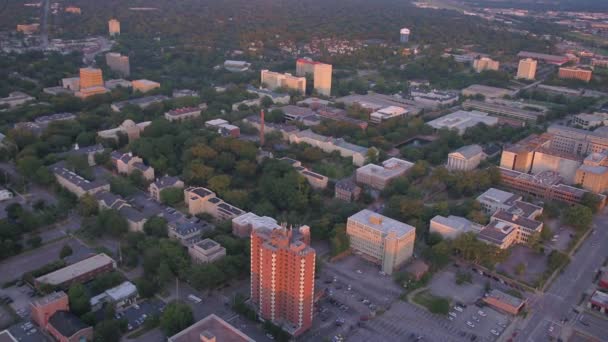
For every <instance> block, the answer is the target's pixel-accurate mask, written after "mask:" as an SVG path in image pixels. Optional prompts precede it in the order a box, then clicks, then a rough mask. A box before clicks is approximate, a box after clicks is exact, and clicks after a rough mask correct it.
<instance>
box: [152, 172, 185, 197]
mask: <svg viewBox="0 0 608 342" xmlns="http://www.w3.org/2000/svg"><path fill="white" fill-rule="evenodd" d="M183 188H184V182H183V181H182V180H181V179H179V178H178V177H171V176H163V177H161V178H157V179H156V181H154V182H152V183H150V186H149V187H148V193H150V196H151V197H152V198H154V199H155V200H157V201H158V202H160V201H161V193H162V192H163V190H166V189H183Z"/></svg>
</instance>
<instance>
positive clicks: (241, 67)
mask: <svg viewBox="0 0 608 342" xmlns="http://www.w3.org/2000/svg"><path fill="white" fill-rule="evenodd" d="M249 67H251V63H247V62H245V61H232V60H226V61H225V62H224V69H226V70H228V71H230V72H244V71H247V70H249Z"/></svg>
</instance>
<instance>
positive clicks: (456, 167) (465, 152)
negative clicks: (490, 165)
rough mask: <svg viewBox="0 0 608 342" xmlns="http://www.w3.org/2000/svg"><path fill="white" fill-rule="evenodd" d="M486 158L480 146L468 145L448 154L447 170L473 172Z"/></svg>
mask: <svg viewBox="0 0 608 342" xmlns="http://www.w3.org/2000/svg"><path fill="white" fill-rule="evenodd" d="M485 157H486V155H485V153H483V149H482V148H481V146H479V145H468V146H463V147H461V148H459V149H457V150H456V151H454V152H451V153H450V154H448V162H447V165H446V167H447V169H448V170H450V171H471V170H474V169H476V168H477V166H479V163H480V162H481V161H482V160H484V159H485Z"/></svg>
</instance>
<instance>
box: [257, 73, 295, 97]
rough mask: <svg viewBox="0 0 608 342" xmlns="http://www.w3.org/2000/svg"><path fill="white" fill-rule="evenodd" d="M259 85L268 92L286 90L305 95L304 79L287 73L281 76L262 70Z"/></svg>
mask: <svg viewBox="0 0 608 342" xmlns="http://www.w3.org/2000/svg"><path fill="white" fill-rule="evenodd" d="M260 83H261V84H262V86H265V87H266V88H268V89H270V90H275V89H277V88H286V89H291V90H295V91H297V92H298V93H300V94H306V77H296V76H293V75H291V74H289V73H285V74H281V73H278V72H274V71H268V70H262V71H261V80H260Z"/></svg>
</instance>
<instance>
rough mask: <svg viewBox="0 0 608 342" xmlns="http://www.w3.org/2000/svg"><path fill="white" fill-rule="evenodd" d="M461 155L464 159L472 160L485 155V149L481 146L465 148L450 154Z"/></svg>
mask: <svg viewBox="0 0 608 342" xmlns="http://www.w3.org/2000/svg"><path fill="white" fill-rule="evenodd" d="M456 153H457V154H460V155H461V156H462V157H463V158H466V159H470V158H473V157H475V156H476V155H478V154H480V153H483V149H482V148H481V146H479V145H467V146H463V147H461V148H459V149H457V150H456V151H454V152H452V153H450V154H456Z"/></svg>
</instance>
